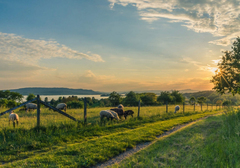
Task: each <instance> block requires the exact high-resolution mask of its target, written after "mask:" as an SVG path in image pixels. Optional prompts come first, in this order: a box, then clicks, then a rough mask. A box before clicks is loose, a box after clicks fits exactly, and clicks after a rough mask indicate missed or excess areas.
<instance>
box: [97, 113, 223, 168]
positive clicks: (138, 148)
mask: <svg viewBox="0 0 240 168" xmlns="http://www.w3.org/2000/svg"><path fill="white" fill-rule="evenodd" d="M221 114H222V113H218V114H214V115H210V116H215V115H221ZM210 116H206V117H203V118H200V119H197V120H196V121H193V122H190V123H187V124H182V125H178V126H175V127H173V128H172V129H171V130H168V131H166V132H164V133H163V134H161V135H159V136H157V139H155V140H154V141H152V142H145V143H142V144H138V145H136V147H135V148H133V149H129V150H127V151H126V152H124V153H122V154H120V155H118V156H116V157H113V158H111V159H110V160H108V161H106V162H104V163H101V164H98V165H96V166H95V167H96V168H104V167H110V166H113V165H114V164H115V165H114V166H117V165H118V164H119V163H120V162H121V161H123V160H124V159H127V158H129V157H131V156H132V155H134V154H136V153H137V152H139V151H141V150H143V149H145V148H147V147H149V146H150V145H152V144H154V143H156V142H157V141H158V140H161V139H162V138H165V137H167V136H171V135H172V134H174V133H176V132H177V131H181V130H182V129H185V128H187V127H190V126H192V125H193V124H195V123H196V122H199V121H201V120H204V119H206V118H208V117H210Z"/></svg>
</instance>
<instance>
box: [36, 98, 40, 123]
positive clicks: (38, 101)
mask: <svg viewBox="0 0 240 168" xmlns="http://www.w3.org/2000/svg"><path fill="white" fill-rule="evenodd" d="M37 127H40V96H39V95H37Z"/></svg>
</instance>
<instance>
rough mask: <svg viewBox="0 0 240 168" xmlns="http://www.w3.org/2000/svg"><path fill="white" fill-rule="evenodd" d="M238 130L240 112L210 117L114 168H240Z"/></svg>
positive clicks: (163, 139) (162, 139) (165, 138)
mask: <svg viewBox="0 0 240 168" xmlns="http://www.w3.org/2000/svg"><path fill="white" fill-rule="evenodd" d="M239 130H240V110H236V111H231V112H229V113H225V114H224V115H219V116H213V117H209V118H207V119H206V120H202V121H200V122H197V123H195V124H194V125H192V126H189V127H187V128H185V129H182V130H180V131H178V132H176V133H174V134H172V135H170V136H167V137H164V138H161V139H160V140H158V141H157V142H155V143H154V144H152V145H151V146H149V147H148V148H146V149H144V150H142V151H140V152H138V153H136V154H134V155H133V156H131V157H129V158H126V159H125V160H123V161H122V162H121V163H120V164H115V165H113V166H111V167H113V168H123V167H124V168H128V167H129V168H130V167H131V168H132V167H134V168H149V167H182V168H185V167H240V150H239V149H240V147H239V140H240V133H239Z"/></svg>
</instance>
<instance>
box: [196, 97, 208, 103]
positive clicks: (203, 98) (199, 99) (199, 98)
mask: <svg viewBox="0 0 240 168" xmlns="http://www.w3.org/2000/svg"><path fill="white" fill-rule="evenodd" d="M206 101H207V98H206V97H204V96H201V97H198V98H197V102H198V104H200V105H203V104H204V103H205V102H206Z"/></svg>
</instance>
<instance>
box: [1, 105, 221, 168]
mask: <svg viewBox="0 0 240 168" xmlns="http://www.w3.org/2000/svg"><path fill="white" fill-rule="evenodd" d="M103 109H107V108H92V109H88V121H89V122H91V121H92V122H91V123H92V124H90V125H87V126H84V125H82V124H79V123H77V122H74V121H71V120H70V119H68V118H66V117H64V116H62V115H60V114H58V113H56V112H51V111H49V110H48V109H44V108H42V109H41V127H40V128H39V129H37V128H35V127H34V126H35V125H36V116H35V114H36V112H29V113H25V112H24V111H23V112H19V113H18V112H17V111H15V112H16V113H18V114H19V116H20V125H19V127H17V128H15V129H13V127H12V125H11V126H8V120H7V116H8V115H5V116H2V117H1V124H2V125H1V129H0V143H1V146H0V165H1V164H2V166H6V167H16V166H17V167H34V166H40V165H41V166H43V167H66V166H67V167H89V166H91V165H95V164H97V163H99V162H103V161H106V160H108V159H109V158H111V157H113V156H115V155H118V154H119V153H121V152H123V151H125V150H126V149H127V148H132V147H134V146H135V145H136V144H138V143H142V142H146V141H152V140H154V139H155V137H156V135H160V134H161V133H163V132H164V131H166V130H169V129H171V128H172V127H173V126H176V125H179V124H183V123H186V122H190V121H193V120H196V119H198V118H201V117H204V116H207V115H211V114H216V113H219V112H221V111H215V110H213V111H204V112H185V113H184V114H183V113H182V112H178V113H177V114H174V113H173V112H169V113H166V112H165V111H163V110H164V107H141V114H140V116H143V117H140V118H137V117H136V114H135V116H134V118H132V117H129V118H128V119H127V120H124V119H123V120H121V121H112V122H111V121H105V122H103V123H99V117H98V115H99V112H100V111H101V110H103ZM126 109H133V110H134V111H135V112H136V111H137V108H135V109H134V108H132V107H129V108H126ZM80 110H81V109H69V110H67V113H69V114H70V115H73V116H74V117H76V118H77V117H78V116H79V118H80V119H82V118H83V114H82V113H80V112H79V111H80ZM79 114H80V115H79ZM143 114H145V115H143ZM81 115H82V117H81ZM94 117H95V118H94Z"/></svg>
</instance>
